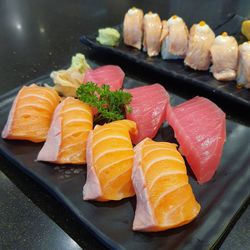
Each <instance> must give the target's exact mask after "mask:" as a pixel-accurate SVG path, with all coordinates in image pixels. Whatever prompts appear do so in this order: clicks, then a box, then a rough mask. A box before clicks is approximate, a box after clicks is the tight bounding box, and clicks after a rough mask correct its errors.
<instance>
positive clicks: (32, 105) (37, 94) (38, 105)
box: [2, 84, 60, 142]
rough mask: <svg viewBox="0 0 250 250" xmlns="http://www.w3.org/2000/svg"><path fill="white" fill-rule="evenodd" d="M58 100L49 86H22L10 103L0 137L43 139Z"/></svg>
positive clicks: (30, 139)
mask: <svg viewBox="0 0 250 250" xmlns="http://www.w3.org/2000/svg"><path fill="white" fill-rule="evenodd" d="M59 102H60V97H59V95H58V94H57V92H56V91H55V90H53V89H51V88H46V87H40V86H37V85H35V84H32V85H30V86H24V87H22V88H21V90H20V91H19V92H18V94H17V96H16V98H15V100H14V102H13V104H12V107H11V110H10V113H9V117H8V120H7V123H6V125H5V127H4V129H3V131H2V138H5V139H10V140H28V141H32V142H43V141H45V140H46V137H47V133H48V130H49V127H50V123H51V120H52V116H53V112H54V110H55V108H56V106H57V105H58V104H59Z"/></svg>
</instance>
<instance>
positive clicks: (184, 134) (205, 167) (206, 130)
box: [167, 97, 226, 184]
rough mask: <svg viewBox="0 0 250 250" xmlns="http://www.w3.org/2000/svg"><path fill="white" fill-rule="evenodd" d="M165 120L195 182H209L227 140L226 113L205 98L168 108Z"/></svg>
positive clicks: (193, 99) (194, 99) (196, 98)
mask: <svg viewBox="0 0 250 250" xmlns="http://www.w3.org/2000/svg"><path fill="white" fill-rule="evenodd" d="M167 121H168V123H169V124H170V126H171V127H172V128H173V129H174V133H175V138H176V139H177V141H178V142H179V144H180V146H181V151H182V153H183V155H184V156H185V157H186V159H187V161H188V163H189V165H190V167H191V169H192V171H193V173H194V175H195V176H196V178H197V180H198V182H199V183H200V184H203V183H205V182H208V181H209V180H210V179H211V178H212V177H213V175H214V174H215V171H216V170H217V168H218V166H219V163H220V160H221V156H222V152H223V145H224V142H225V140H226V115H225V113H224V112H223V111H222V110H221V109H220V108H219V107H218V106H216V104H214V103H213V102H211V101H210V100H208V99H206V98H204V97H195V98H192V99H191V100H188V101H186V102H184V103H182V104H180V105H178V106H176V107H173V108H169V110H168V113H167Z"/></svg>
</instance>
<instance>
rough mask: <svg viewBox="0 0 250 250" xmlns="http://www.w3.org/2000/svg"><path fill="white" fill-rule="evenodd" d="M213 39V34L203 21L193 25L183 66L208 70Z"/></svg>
mask: <svg viewBox="0 0 250 250" xmlns="http://www.w3.org/2000/svg"><path fill="white" fill-rule="evenodd" d="M214 39H215V35H214V32H213V31H212V30H211V28H210V27H209V26H208V25H207V24H206V23H205V22H204V21H201V22H200V23H199V24H194V25H193V26H192V28H191V30H190V34H189V43H188V50H187V55H186V58H185V60H184V63H185V65H187V66H189V67H191V68H193V69H195V70H208V69H209V65H210V63H211V55H210V48H211V46H212V44H213V42H214Z"/></svg>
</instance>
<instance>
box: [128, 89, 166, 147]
mask: <svg viewBox="0 0 250 250" xmlns="http://www.w3.org/2000/svg"><path fill="white" fill-rule="evenodd" d="M127 91H128V92H129V93H130V94H132V96H133V97H132V101H131V103H130V106H131V108H132V112H131V113H127V115H126V118H127V119H129V120H133V121H135V122H136V124H137V128H138V134H137V135H134V136H132V141H133V143H134V144H137V143H139V142H140V141H141V140H143V139H144V138H146V137H149V138H154V137H155V135H156V134H157V132H158V130H159V128H160V126H161V125H162V123H163V122H164V120H165V113H166V111H167V108H168V105H169V95H168V93H167V91H166V90H165V88H164V87H162V86H161V85H160V84H152V85H149V86H143V87H137V88H133V89H128V90H127Z"/></svg>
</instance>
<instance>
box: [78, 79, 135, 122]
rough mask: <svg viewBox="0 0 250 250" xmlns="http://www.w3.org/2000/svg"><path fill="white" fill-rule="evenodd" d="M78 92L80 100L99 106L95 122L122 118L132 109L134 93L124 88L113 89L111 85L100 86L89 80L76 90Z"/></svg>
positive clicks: (95, 106)
mask: <svg viewBox="0 0 250 250" xmlns="http://www.w3.org/2000/svg"><path fill="white" fill-rule="evenodd" d="M76 94H77V97H78V99H79V100H81V101H83V102H85V103H87V104H89V105H90V106H92V107H94V108H97V110H98V113H97V114H96V115H95V117H94V122H95V123H104V122H112V121H116V120H122V119H124V117H125V112H126V111H127V112H129V113H130V112H131V111H132V108H131V107H130V106H129V104H130V102H131V100H132V95H131V94H130V93H128V92H125V91H123V90H116V91H111V90H110V86H109V85H102V86H101V87H99V86H97V84H96V83H93V82H87V83H86V84H82V85H81V86H80V87H79V88H78V89H77V90H76Z"/></svg>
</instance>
